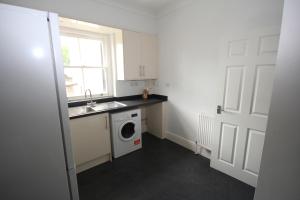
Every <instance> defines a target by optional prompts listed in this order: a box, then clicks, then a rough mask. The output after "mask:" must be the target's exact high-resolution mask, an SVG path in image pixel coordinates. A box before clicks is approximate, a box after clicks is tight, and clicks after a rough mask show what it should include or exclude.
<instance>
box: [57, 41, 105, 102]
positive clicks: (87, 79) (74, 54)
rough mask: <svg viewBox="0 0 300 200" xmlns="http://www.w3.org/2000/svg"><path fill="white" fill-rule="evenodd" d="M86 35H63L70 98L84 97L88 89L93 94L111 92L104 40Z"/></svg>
mask: <svg viewBox="0 0 300 200" xmlns="http://www.w3.org/2000/svg"><path fill="white" fill-rule="evenodd" d="M86 37H87V36H86V35H84V36H82V37H81V36H80V35H78V36H77V35H76V36H65V35H62V36H61V48H62V56H63V63H64V67H65V68H64V71H65V82H66V91H67V97H69V98H73V97H83V96H84V94H85V90H87V89H90V90H91V91H92V94H93V95H101V96H105V95H108V94H109V91H108V84H109V83H108V76H109V74H108V72H109V71H108V69H107V66H106V67H105V68H104V66H103V60H104V56H106V57H107V55H106V54H104V53H103V51H104V48H105V45H104V42H103V41H102V40H101V39H94V38H91V39H87V38H86ZM99 38H100V37H99ZM108 59H109V58H105V60H108Z"/></svg>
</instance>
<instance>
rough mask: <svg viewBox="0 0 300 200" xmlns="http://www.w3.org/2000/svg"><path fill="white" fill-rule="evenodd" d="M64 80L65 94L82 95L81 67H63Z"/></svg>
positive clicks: (70, 95) (69, 95)
mask: <svg viewBox="0 0 300 200" xmlns="http://www.w3.org/2000/svg"><path fill="white" fill-rule="evenodd" d="M64 71H65V82H66V91H67V96H68V97H72V96H82V94H83V93H84V82H83V74H82V69H81V68H65V70H64Z"/></svg>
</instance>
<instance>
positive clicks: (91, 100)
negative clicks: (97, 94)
mask: <svg viewBox="0 0 300 200" xmlns="http://www.w3.org/2000/svg"><path fill="white" fill-rule="evenodd" d="M87 92H89V93H90V102H89V103H87V106H90V107H95V104H96V102H94V101H93V96H92V91H91V90H90V89H87V90H85V93H84V96H85V100H86V101H87V95H86V93H87Z"/></svg>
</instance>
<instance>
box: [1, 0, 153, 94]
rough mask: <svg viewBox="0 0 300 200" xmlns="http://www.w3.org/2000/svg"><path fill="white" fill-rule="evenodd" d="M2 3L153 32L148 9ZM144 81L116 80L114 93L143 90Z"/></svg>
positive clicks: (48, 0) (86, 0)
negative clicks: (138, 10)
mask: <svg viewBox="0 0 300 200" xmlns="http://www.w3.org/2000/svg"><path fill="white" fill-rule="evenodd" d="M0 2H2V3H7V4H12V5H17V6H23V7H28V8H34V9H38V10H45V11H51V12H55V13H58V14H59V15H60V16H62V17H66V18H72V19H77V20H82V21H86V22H91V23H96V24H99V25H106V26H111V27H115V28H121V29H128V30H133V31H138V32H145V33H151V34H155V33H156V18H155V17H154V16H151V15H149V14H147V13H142V12H137V11H134V10H129V9H127V8H122V7H116V6H112V5H110V4H107V3H103V1H100V0H0ZM144 86H145V82H144V81H139V82H131V81H117V83H116V92H117V96H126V95H136V94H142V91H143V89H144Z"/></svg>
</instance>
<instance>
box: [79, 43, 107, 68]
mask: <svg viewBox="0 0 300 200" xmlns="http://www.w3.org/2000/svg"><path fill="white" fill-rule="evenodd" d="M79 44H80V52H81V59H82V65H83V66H89V67H102V66H103V65H102V58H103V53H102V42H101V41H100V40H91V39H79Z"/></svg>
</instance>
